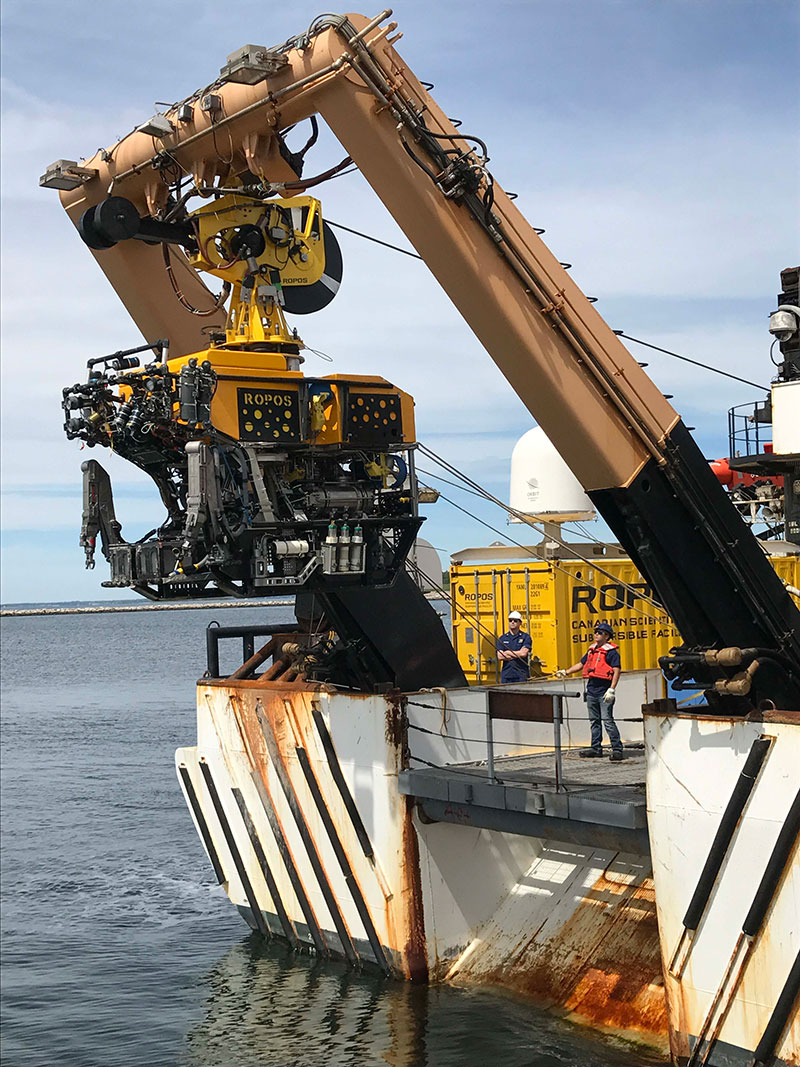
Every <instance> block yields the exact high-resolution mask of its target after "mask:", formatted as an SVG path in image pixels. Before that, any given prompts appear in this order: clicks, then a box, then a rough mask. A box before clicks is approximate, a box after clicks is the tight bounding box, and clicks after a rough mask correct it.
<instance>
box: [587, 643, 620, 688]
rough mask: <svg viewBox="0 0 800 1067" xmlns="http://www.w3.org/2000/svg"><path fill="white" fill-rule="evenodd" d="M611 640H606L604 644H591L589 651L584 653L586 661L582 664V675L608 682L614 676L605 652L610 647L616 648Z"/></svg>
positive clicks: (609, 649) (608, 650)
mask: <svg viewBox="0 0 800 1067" xmlns="http://www.w3.org/2000/svg"><path fill="white" fill-rule="evenodd" d="M618 647H619V646H618V645H615V644H614V642H613V641H607V642H606V643H605V644H604V645H600V646H599V647H598V646H597V645H592V647H591V648H590V649H589V651H588V652H587V653H586V662H585V663H584V665H583V672H582V673H583V677H584V678H602V679H603V681H606V682H610V681H611V679H612V678H613V677H614V668H613V667H611V666H610V665H609V663H608V660H607V659H606V653H607V652H610V651H611V649H612V648H618Z"/></svg>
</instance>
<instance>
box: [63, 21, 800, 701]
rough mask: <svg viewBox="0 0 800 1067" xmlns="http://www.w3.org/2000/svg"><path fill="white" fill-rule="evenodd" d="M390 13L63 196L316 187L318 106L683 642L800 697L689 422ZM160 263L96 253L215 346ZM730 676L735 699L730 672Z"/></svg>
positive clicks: (197, 300) (154, 309) (789, 624)
mask: <svg viewBox="0 0 800 1067" xmlns="http://www.w3.org/2000/svg"><path fill="white" fill-rule="evenodd" d="M390 16H391V11H390V10H387V11H384V12H382V13H381V14H380V15H379V16H378V17H377V18H374V19H371V20H369V19H367V18H365V17H363V16H360V15H343V16H323V17H321V18H320V19H318V20H317V21H316V22H315V23H313V24H312V27H311V28H310V30H309V31H308V32H306V33H305V34H303V35H302V36H300V37H297V38H293V39H292V40H290V41H288V42H286V43H285V44H284V45H282V46H280V47H279V48H277V49H261V48H256V47H255V46H247V47H246V48H245V49H243V50H242V55H241V56H240V57H239V58H238V60H237V59H236V56H234V57H231V59H232V60H234V62H229V65H228V68H227V69H226V68H223V71H222V72H221V75H222V76H221V78H220V80H218V81H217V82H215V83H214V84H213V85H212V86H209V87H208V88H207V89H204V90H203V91H202V92H201V93H198V94H195V96H194V97H191V98H189V99H188V100H187V101H183V102H182V103H181V105H176V106H175V107H174V108H173V109H171V110H170V111H168V112H167V113H166V116H156V117H155V119H156V120H157V121H156V122H155V129H154V128H153V125H152V123H151V124H150V125H149V129H150V132H141V130H140V131H139V132H136V133H134V134H132V135H130V136H128V137H126V138H124V139H123V140H122V141H121V142H119V143H118V144H116V145H113V146H112V147H111V148H109V149H107V150H103V151H101V152H99V153H98V154H97V155H96V156H95V157H93V158H92V159H90V160H88V161H87V162H86V164H85V165H84V166H83V167H81V168H76V166H75V165H70V164H68V163H65V162H63V161H62V164H61V171H60V172H59V165H55V171H56V172H57V173H56V174H55V176H56V178H57V179H58V177H59V174H60V175H61V176H62V177H64V178H65V179H66V180H65V182H64V185H67V186H68V185H70V184H72V186H73V188H72V189H69V188H67V189H65V190H64V192H62V201H63V203H64V207H65V208H66V210H67V211H68V213H69V214H70V216H71V218H72V219H73V221H74V222H75V223H76V225H77V224H78V223H79V220H80V219H81V217H82V216H83V214H84V212H85V211H86V210H87V209H88V208H90V207H92V206H93V205H95V204H99V203H100V202H101V201H103V200H104V199H105V198H107V197H109V196H118V197H122V198H126V199H127V200H129V201H131V202H133V204H134V205H135V207H136V208H137V210H138V211H139V213H140V215H141V216H142V217H145V218H148V217H149V218H150V219H154V220H162V221H164V208H165V206H166V205H167V202H168V196H169V187H170V183H174V181H175V178H176V175H178V174H183V175H190V176H192V177H193V179H194V183H195V186H196V188H197V189H199V190H202V189H203V188H204V187H210V186H212V185H213V186H215V187H216V190H217V192H218V193H219V190H220V187H225V186H226V179H227V180H228V184H236V183H237V182H238V181H240V180H242V175H245V180H250V179H249V178H247V177H246V176H248V175H251V176H252V175H256V176H257V177H258V178H259V179H260V180H261V182H262V183H266V184H267V186H269V187H271V188H270V191H272V192H274V193H276V194H280V195H284V194H288V195H290V196H291V195H294V194H296V193H299V192H304V191H305V190H306V188H307V187H308V186H309V183H308V182H306V183H304V182H303V181H302V180H298V176H297V174H296V172H295V170H293V168H292V166H291V165H290V164H291V154H290V153H288V152H287V150H286V149H285V146H284V145H283V142H282V137H281V131H283V130H286V129H287V128H288V127H290V126H292V125H293V124H295V123H297V122H299V121H301V120H303V119H305V118H308V117H310V116H312V115H314V114H319V115H320V116H321V117H322V118H323V119H324V120H325V121H326V122H327V124H328V125H329V127H330V128H331V129H332V131H333V132H334V134H335V135H336V136H337V137H338V139H339V141H340V142H341V143H342V145H343V146H344V147H345V149H346V151H347V153H348V154H349V156H350V157H351V159H352V160H353V161H354V162H355V164H357V166H358V168H359V169H360V170H361V172H362V174H363V175H364V177H365V178H366V179H367V181H368V182H369V183H370V185H371V186H372V187H373V188H374V190H375V191H376V193H377V195H378V196H379V197H380V199H381V200H382V201H383V203H384V204H385V205H386V207H387V208H388V210H389V211H390V212H391V214H392V215H393V217H394V218H395V219H396V221H397V222H398V224H399V225H400V227H401V228H402V229H403V231H404V232H405V234H406V236H407V237H408V239H409V241H410V242H411V243H412V245H413V246H414V247H415V248H416V250H417V251H418V252H419V254H420V255H421V256H422V258H423V259H424V261H425V262H426V264H427V265H428V267H429V268H430V270H431V271H432V272H433V274H434V275H435V277H436V278H437V279H438V281H439V282H440V284H441V285H442V287H443V288H444V290H445V291H446V292H447V294H448V295H449V296H450V298H451V300H452V301H453V303H454V304H455V305H456V307H457V308H458V309H459V311H460V312H461V314H462V315H463V317H464V319H465V320H466V321H467V322H468V323H469V325H470V326H471V328H472V330H473V331H474V332H475V334H476V336H477V337H478V338H479V340H480V341H481V343H482V344H483V345H484V347H485V348H486V350H487V351H488V352H489V354H490V355H491V357H492V359H493V360H494V361H495V363H496V364H497V366H498V367H499V369H500V370H501V372H502V373H503V375H504V376H505V377H506V379H507V380H508V381H509V383H510V384H511V385H512V387H513V388H514V390H515V391H516V393H517V394H518V395H519V397H520V398H521V399H522V400H523V402H524V403H525V405H526V406H527V408H528V409H529V411H530V412H531V414H532V415H533V416H534V418H535V419H536V421H537V422H538V423H539V424H540V425H541V426H542V427H543V429H544V430H545V432H546V433H547V435H548V437H549V438H550V439H551V440H552V442H553V443H554V445H555V446H556V448H557V449H558V451H559V452H560V453H561V455H562V456H563V458H564V459H565V461H566V462H567V464H568V465H569V466H570V468H571V469H572V471H573V472H574V473H575V475H576V476H577V477H578V479H579V480H580V482H581V483H582V485H583V486H584V488H585V489H586V490H587V492H589V494H590V496H591V498H592V500H593V502H594V504H595V506H596V507H597V508H598V510H599V511H600V513H601V514H602V515H603V517H604V518H605V519H606V521H607V522H608V524H609V525H610V526H611V528H612V530H613V531H614V533H615V534H616V536H617V537H618V538H619V540H620V541H621V542H622V544H623V545H624V546H625V547H626V549H627V550H628V552H629V553H630V554H631V556H632V557H633V559H634V560H635V561H636V563H637V565H638V566H639V568H640V570H641V571H642V572H643V573H644V574H645V575H646V576H647V577H648V579H649V580H650V582H651V583H652V585H653V587H654V589H655V590H656V592H657V594H658V595H659V597H660V598H661V600H662V601H663V602H664V604H665V606H666V607H667V609H668V610H669V612H670V614H671V615H672V617H673V619H674V620H675V622H676V623H677V625H678V628H679V630H680V632H681V634H682V635H683V637H684V640H685V642H686V645H687V646H691V647H692V649H702V648H709V647H711V648H720V647H725V646H740V648H742V649H745V648H746V649H749V650H750V651H751V652H753V650H761V652H762V660H760V661H759V663H760V666H759V675H758V677H759V680H760V684H759V691H760V693H762V694H764V693H766V694H768V695H769V699H771V700H773V702H775V703H776V704H777V706H779V707H781V706H783V707H790V706H797V704H798V702H800V612H798V611H797V609H796V607H795V606H794V604H793V603H792V602H791V600H790V598H789V596H788V595H787V594H786V591H785V590H784V589H783V588H782V587H781V584H780V582H779V580H778V579H777V577H776V576H775V574H774V571H773V570H772V568H771V567H770V565H769V564H768V562H767V561H766V559H765V558H764V554H763V552H762V550H761V548H760V547H759V546H758V544H757V543H756V542H755V540H754V538H753V537H752V534H751V533H750V532H749V531H748V530H747V529H746V527H745V526H744V524H743V523H742V521H741V519H740V518H739V516H738V515H737V514H736V512H735V509H734V508H733V506H732V505H731V504H730V502H729V501H728V500H727V497H726V495H725V493H724V491H723V490H722V489H721V487H720V486H719V485H718V483H717V481H716V479H715V478H714V476H713V475H712V474H711V473H710V471H709V469H708V464H707V463H706V461H705V460H704V458H703V456H702V454H701V453H700V451H699V449H698V448H697V446H696V445H695V443H694V442H693V441H692V439H691V437H690V435H689V434H688V432H687V430H686V428H685V427H684V426H683V424H682V422H681V420H680V418H679V416H678V415H677V414H676V412H675V411H674V409H673V408H672V407H671V405H670V404H669V403H668V402H667V400H666V399H665V397H664V396H663V395H662V394H661V392H660V391H659V390H658V389H657V388H656V386H655V385H654V384H653V383H652V382H651V381H650V380H649V379H648V377H647V376H646V375H645V374H644V372H643V371H642V370H641V368H640V367H639V365H638V364H637V362H636V360H634V359H633V358H632V357H631V355H630V354H629V353H628V352H627V350H626V349H625V348H624V347H623V345H622V344H621V342H620V341H619V339H618V338H617V337H616V335H615V334H614V332H613V331H612V330H611V329H610V328H609V327H608V325H607V324H606V323H605V322H604V321H603V320H602V318H601V317H600V316H599V315H598V314H597V312H596V311H595V309H594V307H593V306H592V303H591V302H590V301H589V300H588V299H587V298H586V297H585V296H584V294H583V293H582V292H581V291H580V289H579V288H578V286H577V285H575V283H574V282H573V280H572V279H571V278H570V276H569V275H568V273H567V272H566V270H565V269H564V267H563V266H562V265H561V264H560V263H559V262H558V260H556V258H555V257H554V256H553V255H552V253H551V252H550V251H549V250H548V249H547V248H546V247H545V245H544V243H543V242H542V241H541V240H540V238H539V236H538V233H537V232H536V230H535V229H534V228H533V227H532V226H531V225H530V224H529V223H528V222H527V221H526V220H525V219H524V218H523V216H522V215H521V214H520V212H519V211H518V210H517V209H516V207H515V206H514V204H513V203H512V200H511V198H510V197H509V196H507V195H506V194H505V193H504V192H503V191H502V190H501V189H500V188H499V187H498V185H497V184H496V183H495V182H494V181H493V178H492V176H491V174H490V173H489V171H488V169H487V166H486V163H487V158H486V151H485V148H484V147H483V145H482V142H481V141H480V140H479V139H477V138H472V137H469V136H466V135H462V134H460V133H459V132H458V130H457V129H456V127H455V126H454V124H453V123H452V122H451V121H450V120H449V119H448V118H447V116H446V115H445V114H444V113H443V112H442V110H441V109H440V108H439V107H438V106H437V104H436V102H435V101H434V100H433V99H432V97H431V96H430V95H429V93H428V91H427V90H426V88H425V86H424V85H423V84H422V83H421V82H420V81H419V80H418V79H417V78H416V77H415V76H414V74H413V73H412V72H411V71H410V70H409V69H408V67H407V66H406V64H405V63H404V62H403V60H402V58H401V57H400V56H399V55H398V53H397V52H396V51H395V49H394V47H393V44H392V42H393V41H394V40H396V39H397V38H396V37H392V35H393V34H394V33H395V30H396V24H395V23H388V24H387V20H388V19H389V17H390ZM146 128H148V127H146ZM51 170H52V168H51ZM45 177H47V176H45ZM51 177H52V175H51ZM44 184H48V183H47V182H44ZM49 184H56V182H53V181H51V182H50V183H49ZM61 187H62V188H64V186H63V185H62V186H61ZM166 221H169V219H168V218H167V219H166ZM161 257H162V253H161V250H159V249H157V248H153V247H149V246H148V245H147V244H146V243H143V242H142V241H140V240H135V241H134V240H126V241H120V243H119V244H117V245H115V246H114V247H110V248H107V249H105V250H103V251H101V252H100V253H99V254H98V255H97V260H98V263H99V264H100V266H101V268H102V269H103V270H104V271H105V273H106V275H107V276H108V278H109V280H110V281H111V283H112V285H113V286H114V288H115V289H116V290H117V292H118V294H119V295H120V297H121V299H122V301H123V303H124V304H125V306H126V307H127V309H128V311H129V312H130V314H131V315H132V317H133V319H134V320H135V322H136V323H137V325H138V326H139V328H140V329H141V331H142V333H143V334H144V335H145V338H146V339H147V340H148V341H149V342H150V341H154V340H155V339H156V338H169V341H170V352H171V353H172V354H173V355H180V354H183V353H190V352H194V351H198V350H201V349H203V348H204V347H205V340H204V338H203V337H202V335H201V332H200V330H201V327H202V326H204V325H207V324H209V323H210V322H212V321H213V318H214V316H213V315H211V316H210V317H208V318H205V319H203V318H198V317H197V316H195V315H193V314H191V313H190V312H189V311H188V310H186V309H185V307H182V306H181V305H180V304H179V303H178V302H177V301H176V300H175V296H174V293H173V291H172V286H171V283H170V280H169V278H168V277H167V275H166V273H165V271H164V267H163V262H162V258H161ZM172 261H173V264H174V274H173V280H175V279H176V278H177V281H178V284H179V286H180V288H181V290H182V292H183V295H184V297H185V298H186V299H185V303H187V304H189V305H190V306H191V305H193V306H194V307H195V308H196V309H198V310H203V309H207V310H211V311H213V309H214V299H213V297H212V295H211V294H210V292H209V291H208V290H207V289H206V288H205V286H204V285H203V284H202V282H201V281H200V280H199V278H198V277H197V275H196V273H195V272H194V270H193V269H192V267H191V266H190V265H189V263H188V260H187V259H186V258H185V257H184V256H183V253H181V252H179V251H178V250H176V251H175V252H173V253H172ZM220 318H221V316H220ZM220 326H221V323H220ZM753 654H754V653H753ZM687 655H689V654H688V653H687ZM689 660H691V663H690V662H689ZM687 664H688V666H687ZM673 668H674V672H673V674H674V676H675V677H685V676H693V677H694V678H695V679H696V680H700V681H701V682H702V681H705V683H706V684H714V682H713V679H714V677H716V676H715V675H714V674H713V672H711V673H709V672H708V671H707V665H706V661H704V660H703V659H702V653H701V652H697V651H692V652H691V654H690V655H689V659H687V658H686V657H684V658H683V659H679V660H675V662H674V664H673ZM665 669H667V668H666V667H665ZM682 672H683V673H682ZM687 672H688V675H687ZM704 672H706V677H705V678H704ZM718 684H720V685H722V687H723V688H722V690H720V692H724V693H725V695H726V698H727V696H729V695H730V694H729V693H728V691H727V690H726V689H725V686H727V684H728V682H727V680H723V681H722V682H720V683H718ZM750 706H752V705H749V704H748V705H747V707H750ZM737 710H738V709H737Z"/></svg>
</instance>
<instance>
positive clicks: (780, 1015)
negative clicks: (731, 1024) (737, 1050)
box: [750, 952, 800, 1067]
mask: <svg viewBox="0 0 800 1067" xmlns="http://www.w3.org/2000/svg"><path fill="white" fill-rule="evenodd" d="M798 993H800V952H798V953H797V956H796V957H795V961H794V963H793V964H792V969H791V970H790V971H789V977H788V978H787V979H786V984H785V985H784V987H783V989H782V990H781V994H780V996H779V997H778V999H777V1001H776V1003H775V1007H774V1009H773V1011H772V1015H770V1017H769V1022H768V1023H767V1025H766V1028H765V1030H764V1033H763V1035H762V1037H761V1040H760V1041H759V1043H758V1044H757V1045H756V1050H755V1052H754V1053H753V1062H752V1064H751V1065H750V1067H766V1064H767V1063H769V1061H770V1060H771V1059H772V1056H773V1054H774V1052H775V1047H776V1045H777V1044H778V1042H779V1041H780V1038H781V1035H782V1034H783V1031H784V1030H785V1029H786V1024H787V1023H788V1021H789V1018H790V1016H791V1014H792V1008H793V1006H794V1002H795V1001H796V1000H797V995H798Z"/></svg>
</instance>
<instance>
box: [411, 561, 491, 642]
mask: <svg viewBox="0 0 800 1067" xmlns="http://www.w3.org/2000/svg"><path fill="white" fill-rule="evenodd" d="M406 566H408V567H410V568H411V569H412V570H413V572H414V574H415V575H416V577H418V578H424V579H425V581H426V582H428V583H430V585H432V586H433V587H434V588H435V589H436V590H437V591H438V592H439V593H441V594H442V599H443V600H446V601H447V603H448V604H449V605H450V610H451V611H455V612H456V613H457V614H459V615H461V617H462V618H463V619H467V620H469V621H470V622H472V623H473V624H474V626H475V629H476V630H477V631H478V633H480V634H482V635H483V637H485V638H486V640H487V641H491V642H492V644H496V642H497V637H498V635H497V634H495V633H492V631H491V630H488V629H486V628H485V627H484V626H483V625H482V624H481V623H480V621H479V620H478V617H477V615H470V613H469V612H468V611H467V610H466V609H465V608H462V607H461V606H460V605H459V604H456V602H455V600H454V599H453V597H452V595H451V594H450V593H448V592H447V590H446V589H445V588H444V586H441V585H437V584H436V582H434V581H432V580H431V577H430V575H428V574H425V573H424V571H423V570H422V569H421V568H420V567H418V566H417V564H416V563H414V562H412V560H410V559H408V558H407V559H406Z"/></svg>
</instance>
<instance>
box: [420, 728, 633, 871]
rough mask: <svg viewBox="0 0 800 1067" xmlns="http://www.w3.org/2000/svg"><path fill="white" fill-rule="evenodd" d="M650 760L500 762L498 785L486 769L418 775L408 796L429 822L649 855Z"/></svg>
mask: <svg viewBox="0 0 800 1067" xmlns="http://www.w3.org/2000/svg"><path fill="white" fill-rule="evenodd" d="M645 773H646V759H645V753H644V749H643V748H642V747H629V748H627V749H626V753H625V759H624V760H622V761H621V762H619V763H611V762H610V760H609V759H608V758H607V757H605V758H603V759H582V758H581V757H580V756H579V754H578V750H577V749H571V750H570V749H565V750H564V751H563V752H562V763H561V774H560V776H558V777H557V772H556V766H555V760H554V756H553V753H552V752H539V753H535V754H529V755H522V756H510V757H505V758H498V759H496V760H495V764H494V774H495V777H494V780H493V779H492V778H491V775H490V771H489V767H488V765H487V764H486V763H485V762H481V763H458V764H450V765H447V766H443V767H421V768H410V769H408V770H405V771H403V772H401V774H400V791H401V792H402V793H403V794H405V795H406V796H411V797H414V798H415V799H416V801H417V808H418V812H419V815H420V817H421V818H422V819H423V820H430V821H433V822H450V823H456V824H459V825H465V826H473V827H480V828H484V829H490V830H501V831H505V832H508V833H516V834H522V835H524V836H527V837H543V838H549V839H554V840H560V841H566V842H570V843H577V844H587V845H595V846H596V847H602V848H617V849H620V850H624V851H634V852H637V853H642V854H647V853H649V851H650V845H649V840H648V836H647V810H646V798H645Z"/></svg>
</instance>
